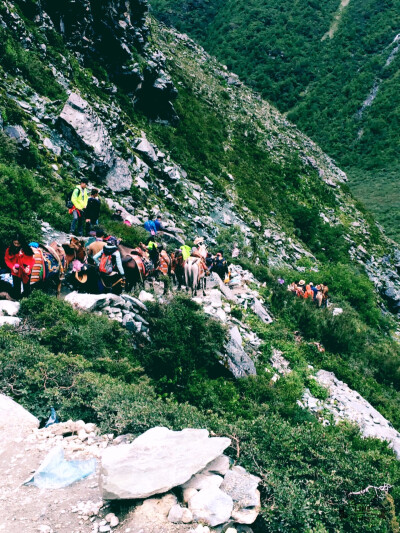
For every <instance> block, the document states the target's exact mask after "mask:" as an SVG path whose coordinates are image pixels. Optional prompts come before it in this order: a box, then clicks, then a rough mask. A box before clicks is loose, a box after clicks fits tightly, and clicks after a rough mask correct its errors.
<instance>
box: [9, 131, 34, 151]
mask: <svg viewBox="0 0 400 533" xmlns="http://www.w3.org/2000/svg"><path fill="white" fill-rule="evenodd" d="M4 133H5V134H6V135H7V136H8V137H10V138H11V139H14V140H15V141H16V142H17V143H18V144H19V145H20V146H22V147H23V148H29V146H30V144H31V141H30V140H29V138H28V134H27V133H26V131H25V130H24V128H23V127H22V126H6V127H5V128H4Z"/></svg>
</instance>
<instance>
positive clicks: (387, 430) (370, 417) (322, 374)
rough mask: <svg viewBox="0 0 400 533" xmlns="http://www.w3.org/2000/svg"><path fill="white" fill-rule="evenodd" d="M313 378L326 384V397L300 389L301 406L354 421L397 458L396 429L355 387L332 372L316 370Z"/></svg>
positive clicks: (399, 446) (399, 441)
mask: <svg viewBox="0 0 400 533" xmlns="http://www.w3.org/2000/svg"><path fill="white" fill-rule="evenodd" d="M315 378H316V380H317V382H318V383H319V384H320V385H322V386H324V387H326V388H327V389H328V392H329V398H328V399H327V400H326V401H322V400H318V399H317V398H314V397H313V396H312V395H311V394H310V392H309V391H308V390H306V392H305V393H304V396H303V399H302V401H301V402H298V403H299V405H300V406H301V407H306V408H307V409H309V410H310V411H313V412H316V413H323V412H324V411H326V410H327V411H329V412H331V413H332V415H333V418H334V420H335V422H336V423H339V422H340V421H342V420H350V421H351V422H354V423H356V424H357V425H358V427H359V428H360V431H361V434H362V435H363V436H364V437H374V438H377V439H380V440H385V441H387V442H388V443H389V446H390V447H391V448H392V449H393V451H394V452H395V454H396V456H397V459H399V460H400V433H399V432H398V431H396V430H395V429H394V428H393V427H392V425H391V423H390V422H389V421H388V420H386V418H385V417H384V416H382V415H381V414H380V413H379V412H378V411H377V410H376V409H374V407H372V405H371V404H370V403H369V402H367V400H365V398H363V397H362V396H361V395H360V394H359V393H358V392H357V391H355V390H353V389H350V387H349V386H348V385H347V384H346V383H343V381H340V380H339V379H337V377H336V376H335V374H334V373H333V372H328V371H326V370H319V371H318V372H317V374H316V376H315Z"/></svg>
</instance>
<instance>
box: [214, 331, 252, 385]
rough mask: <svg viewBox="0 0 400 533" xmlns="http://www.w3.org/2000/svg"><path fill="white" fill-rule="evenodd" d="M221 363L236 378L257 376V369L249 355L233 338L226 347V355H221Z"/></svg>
mask: <svg viewBox="0 0 400 533" xmlns="http://www.w3.org/2000/svg"><path fill="white" fill-rule="evenodd" d="M221 362H222V363H223V364H224V365H225V366H226V368H228V369H229V370H230V371H231V372H232V374H233V376H234V377H235V378H244V377H246V376H255V375H256V374H257V371H256V367H255V365H254V363H253V361H252V359H251V357H250V356H249V355H247V353H246V352H245V351H244V349H243V348H242V346H241V345H240V344H238V342H237V340H235V338H232V336H231V337H230V339H229V342H228V343H227V344H226V346H225V353H224V354H222V355H221Z"/></svg>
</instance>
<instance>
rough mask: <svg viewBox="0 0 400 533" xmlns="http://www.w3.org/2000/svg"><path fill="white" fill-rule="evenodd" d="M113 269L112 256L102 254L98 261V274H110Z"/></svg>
mask: <svg viewBox="0 0 400 533" xmlns="http://www.w3.org/2000/svg"><path fill="white" fill-rule="evenodd" d="M113 269H114V267H113V262H112V255H106V254H103V255H102V256H101V259H100V265H99V272H102V273H103V274H111V272H112V271H113Z"/></svg>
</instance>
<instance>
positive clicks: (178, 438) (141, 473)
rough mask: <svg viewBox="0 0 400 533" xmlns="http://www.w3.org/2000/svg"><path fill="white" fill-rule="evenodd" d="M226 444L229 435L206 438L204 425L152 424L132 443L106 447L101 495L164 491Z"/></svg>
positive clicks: (146, 494) (133, 496)
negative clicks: (174, 426)
mask: <svg viewBox="0 0 400 533" xmlns="http://www.w3.org/2000/svg"><path fill="white" fill-rule="evenodd" d="M229 444H230V439H228V438H221V437H214V438H209V434H208V431H207V430H205V429H204V430H203V429H184V430H182V431H170V430H169V429H167V428H161V427H158V428H153V429H151V430H149V431H146V433H144V434H143V435H141V436H140V437H138V438H137V439H136V440H135V441H134V442H133V443H132V444H127V445H121V446H119V447H118V449H112V448H110V449H107V450H105V452H104V455H103V459H102V469H101V483H102V492H103V497H104V498H105V499H110V500H114V499H137V498H147V497H149V496H152V495H154V494H160V493H163V492H167V491H168V490H170V489H171V488H173V487H176V486H179V485H181V484H182V483H185V482H186V481H188V479H190V478H191V477H192V475H193V474H195V473H196V472H198V471H199V470H201V469H202V468H204V467H205V466H206V465H207V464H208V463H209V462H210V461H213V460H214V459H215V458H216V457H218V456H219V455H221V453H222V452H223V451H224V450H225V448H227V447H228V446H229ZM228 518H229V517H228Z"/></svg>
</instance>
